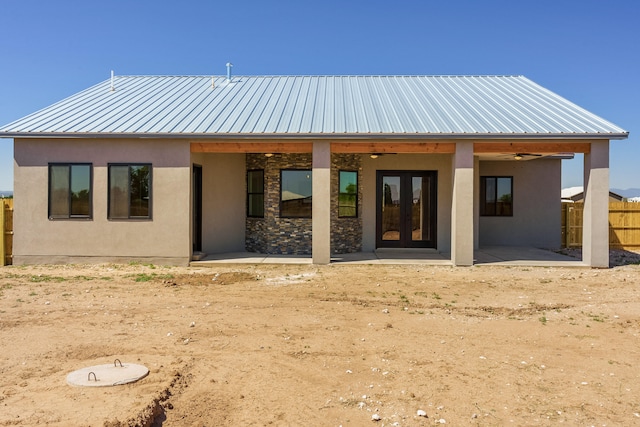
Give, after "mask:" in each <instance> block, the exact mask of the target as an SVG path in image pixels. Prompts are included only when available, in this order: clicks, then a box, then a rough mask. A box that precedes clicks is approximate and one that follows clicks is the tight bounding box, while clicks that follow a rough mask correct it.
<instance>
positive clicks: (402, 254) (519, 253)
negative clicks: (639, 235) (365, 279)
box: [190, 246, 590, 267]
mask: <svg viewBox="0 0 640 427" xmlns="http://www.w3.org/2000/svg"><path fill="white" fill-rule="evenodd" d="M220 264H239V265H242V264H244V265H246V264H313V259H312V257H311V255H300V256H293V255H268V254H258V253H251V252H230V253H222V254H212V255H207V256H206V257H204V258H203V259H201V260H199V261H191V263H190V265H191V266H192V267H214V266H218V265H220ZM331 264H386V265H393V264H421V265H441V266H454V263H453V262H452V260H451V254H450V253H440V252H438V251H435V250H432V249H378V250H376V251H373V252H356V253H350V254H340V255H333V256H332V257H331ZM473 265H474V266H486V265H492V266H531V267H590V266H589V265H588V263H585V262H583V261H582V260H581V259H577V258H573V257H570V256H567V255H563V254H560V253H557V252H554V251H551V250H545V249H538V248H532V247H512V246H490V247H484V248H480V249H477V250H475V251H474V263H473Z"/></svg>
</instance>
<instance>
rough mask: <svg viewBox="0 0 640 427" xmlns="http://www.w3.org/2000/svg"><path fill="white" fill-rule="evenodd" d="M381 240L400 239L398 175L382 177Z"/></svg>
mask: <svg viewBox="0 0 640 427" xmlns="http://www.w3.org/2000/svg"><path fill="white" fill-rule="evenodd" d="M381 234H382V240H392V241H399V240H400V177H399V176H385V177H383V178H382V233H381Z"/></svg>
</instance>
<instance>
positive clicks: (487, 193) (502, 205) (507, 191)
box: [480, 176, 513, 216]
mask: <svg viewBox="0 0 640 427" xmlns="http://www.w3.org/2000/svg"><path fill="white" fill-rule="evenodd" d="M480 215H484V216H513V177H511V176H483V177H480Z"/></svg>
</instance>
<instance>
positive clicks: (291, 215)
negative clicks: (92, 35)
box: [0, 76, 627, 267]
mask: <svg viewBox="0 0 640 427" xmlns="http://www.w3.org/2000/svg"><path fill="white" fill-rule="evenodd" d="M0 136H8V137H13V138H14V153H15V154H14V156H15V165H14V167H15V169H14V173H15V179H14V185H15V187H14V193H15V212H16V216H15V219H14V222H15V229H16V234H15V237H14V248H13V249H14V264H26V263H51V262H87V261H89V262H93V261H95V262H103V261H127V260H140V261H144V262H153V263H162V264H181V265H184V264H188V263H189V261H190V260H191V259H193V258H194V256H197V255H198V254H199V253H201V252H203V253H209V254H214V253H226V252H243V251H250V252H259V253H265V254H291V255H309V256H311V257H312V258H313V261H314V262H315V263H319V264H325V263H329V262H330V259H331V256H332V255H334V254H341V253H350V252H370V251H374V250H377V249H381V248H398V249H413V248H421V249H425V248H426V249H431V250H434V251H438V252H441V253H446V254H450V257H451V262H452V264H454V265H471V264H473V251H474V249H477V248H478V247H482V246H495V245H499V246H533V247H539V248H557V247H559V246H560V214H559V213H560V200H561V197H560V191H561V190H560V176H561V159H562V158H566V157H567V156H568V155H570V154H573V153H576V152H579V153H585V187H586V192H585V194H586V203H587V205H586V206H589V208H588V212H587V211H586V214H585V226H584V227H585V232H586V233H585V236H586V237H585V240H584V241H585V249H584V261H585V262H586V263H588V264H589V265H592V266H596V267H605V266H608V244H607V238H606V236H607V233H608V228H607V214H606V207H607V206H606V204H607V198H608V168H609V161H608V153H609V140H611V139H622V138H626V136H627V133H626V132H625V131H624V130H622V129H620V128H618V127H617V126H615V125H613V124H611V123H609V122H607V121H605V120H603V119H601V118H599V117H597V116H595V115H593V114H591V113H589V112H587V111H585V110H583V109H581V108H579V107H577V106H575V105H574V104H571V103H569V102H568V101H566V100H564V99H563V98H561V97H559V96H558V95H555V94H553V93H551V92H549V91H547V90H546V89H544V88H541V87H540V86H538V85H536V84H535V83H533V82H531V81H530V80H528V79H526V78H524V77H520V76H480V77H478V76H474V77H465V76H459V77H450V76H276V77H258V76H243V77H233V78H232V79H226V78H223V77H216V78H212V77H210V76H209V77H205V76H191V77H172V76H166V77H163V76H153V77H151V76H126V77H116V78H115V79H113V80H111V81H105V82H102V83H100V84H98V85H96V86H94V87H92V88H89V89H87V90H85V91H83V92H80V93H78V94H76V95H73V96H72V97H70V98H68V99H66V100H63V101H61V102H59V103H57V104H54V105H52V106H51V107H48V108H45V109H44V110H41V111H39V112H37V113H34V114H32V115H31V116H28V117H25V118H23V119H20V120H18V121H16V122H14V123H11V124H9V125H6V126H4V127H2V128H0ZM516 159H517V160H516ZM605 252H606V253H605ZM605 256H606V261H605ZM605 262H606V265H605Z"/></svg>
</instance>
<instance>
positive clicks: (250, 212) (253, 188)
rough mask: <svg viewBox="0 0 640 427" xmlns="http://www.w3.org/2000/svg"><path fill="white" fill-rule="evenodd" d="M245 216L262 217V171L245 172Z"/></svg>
mask: <svg viewBox="0 0 640 427" xmlns="http://www.w3.org/2000/svg"><path fill="white" fill-rule="evenodd" d="M247 216H249V217H254V218H263V217H264V170H250V171H247Z"/></svg>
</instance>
